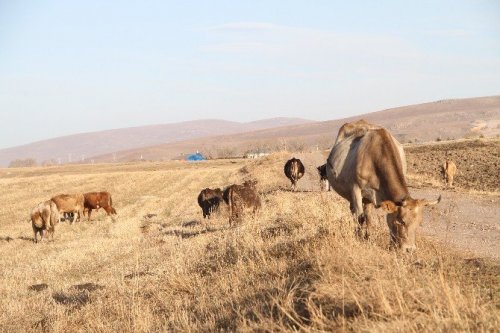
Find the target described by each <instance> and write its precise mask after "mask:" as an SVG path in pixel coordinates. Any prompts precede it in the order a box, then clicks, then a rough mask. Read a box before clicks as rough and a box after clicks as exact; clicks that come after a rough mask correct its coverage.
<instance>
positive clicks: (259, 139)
mask: <svg viewBox="0 0 500 333" xmlns="http://www.w3.org/2000/svg"><path fill="white" fill-rule="evenodd" d="M359 118H364V119H367V120H369V121H371V122H374V123H377V124H380V125H382V126H384V127H386V128H387V129H389V130H390V131H391V132H392V133H393V134H394V135H395V136H396V137H397V138H398V139H399V140H400V141H402V142H409V141H411V142H427V141H434V140H436V139H440V140H441V139H448V138H450V139H453V138H455V139H456V138H463V137H468V136H480V135H486V136H496V135H498V134H500V96H494V97H481V98H469V99H456V100H444V101H437V102H432V103H425V104H418V105H411V106H405V107H399V108H394V109H388V110H383V111H379V112H373V113H368V114H364V115H361V116H357V117H350V118H345V119H339V120H331V121H323V122H314V123H308V124H300V125H294V126H286V127H280V128H270V129H265V130H259V131H251V132H246V133H240V134H231V135H221V136H214V137H208V138H207V137H204V138H198V139H194V140H187V141H181V142H175V143H169V144H164V145H156V146H151V147H147V148H141V149H134V150H126V151H121V152H118V153H116V155H115V156H116V159H117V160H118V161H130V160H137V159H140V158H141V156H142V157H143V158H144V159H148V160H168V159H172V158H175V157H178V156H180V155H181V154H185V153H190V152H193V151H197V150H199V151H202V152H204V153H205V154H206V155H209V156H210V155H212V156H213V157H224V156H237V155H241V154H243V153H244V152H245V151H248V150H252V149H270V150H275V149H276V150H279V149H288V150H304V149H306V150H309V149H310V148H313V147H317V148H319V149H328V148H330V147H331V145H332V144H333V141H334V139H335V137H336V134H337V131H338V129H339V127H340V126H341V125H342V124H344V123H345V122H349V121H352V120H355V119H359ZM94 159H95V161H98V162H107V161H111V160H112V159H113V155H111V154H106V155H101V156H98V157H95V158H94Z"/></svg>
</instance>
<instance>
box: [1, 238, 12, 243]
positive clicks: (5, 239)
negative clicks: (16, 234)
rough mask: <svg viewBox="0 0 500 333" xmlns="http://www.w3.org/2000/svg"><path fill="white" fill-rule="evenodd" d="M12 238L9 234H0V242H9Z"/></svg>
mask: <svg viewBox="0 0 500 333" xmlns="http://www.w3.org/2000/svg"><path fill="white" fill-rule="evenodd" d="M13 240H14V238H12V237H10V236H0V242H7V243H8V242H10V241H13Z"/></svg>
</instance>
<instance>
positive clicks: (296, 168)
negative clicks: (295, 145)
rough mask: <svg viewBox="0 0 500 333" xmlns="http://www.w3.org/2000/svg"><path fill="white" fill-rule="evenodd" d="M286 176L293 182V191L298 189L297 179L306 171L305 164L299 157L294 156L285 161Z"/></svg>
mask: <svg viewBox="0 0 500 333" xmlns="http://www.w3.org/2000/svg"><path fill="white" fill-rule="evenodd" d="M284 171H285V176H287V178H288V179H290V181H291V182H292V191H294V192H295V191H296V190H297V181H298V180H299V179H300V178H302V176H303V175H304V172H305V168H304V164H302V161H301V160H299V159H298V158H295V157H293V158H292V159H290V160H288V161H287V162H286V163H285V167H284Z"/></svg>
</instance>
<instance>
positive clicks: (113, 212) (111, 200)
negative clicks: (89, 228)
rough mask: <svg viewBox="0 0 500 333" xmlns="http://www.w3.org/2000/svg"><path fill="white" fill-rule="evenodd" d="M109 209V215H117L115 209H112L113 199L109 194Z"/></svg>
mask: <svg viewBox="0 0 500 333" xmlns="http://www.w3.org/2000/svg"><path fill="white" fill-rule="evenodd" d="M108 204H109V207H111V214H117V213H116V209H114V208H113V198H112V197H111V194H110V195H109V202H108Z"/></svg>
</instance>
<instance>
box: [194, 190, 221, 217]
mask: <svg viewBox="0 0 500 333" xmlns="http://www.w3.org/2000/svg"><path fill="white" fill-rule="evenodd" d="M222 196H223V193H222V190H221V189H220V188H216V189H213V190H212V189H210V188H206V189H204V190H201V192H200V194H199V195H198V205H200V207H201V210H202V212H203V218H210V214H212V213H213V212H216V211H218V210H219V204H220V202H221V201H222Z"/></svg>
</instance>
